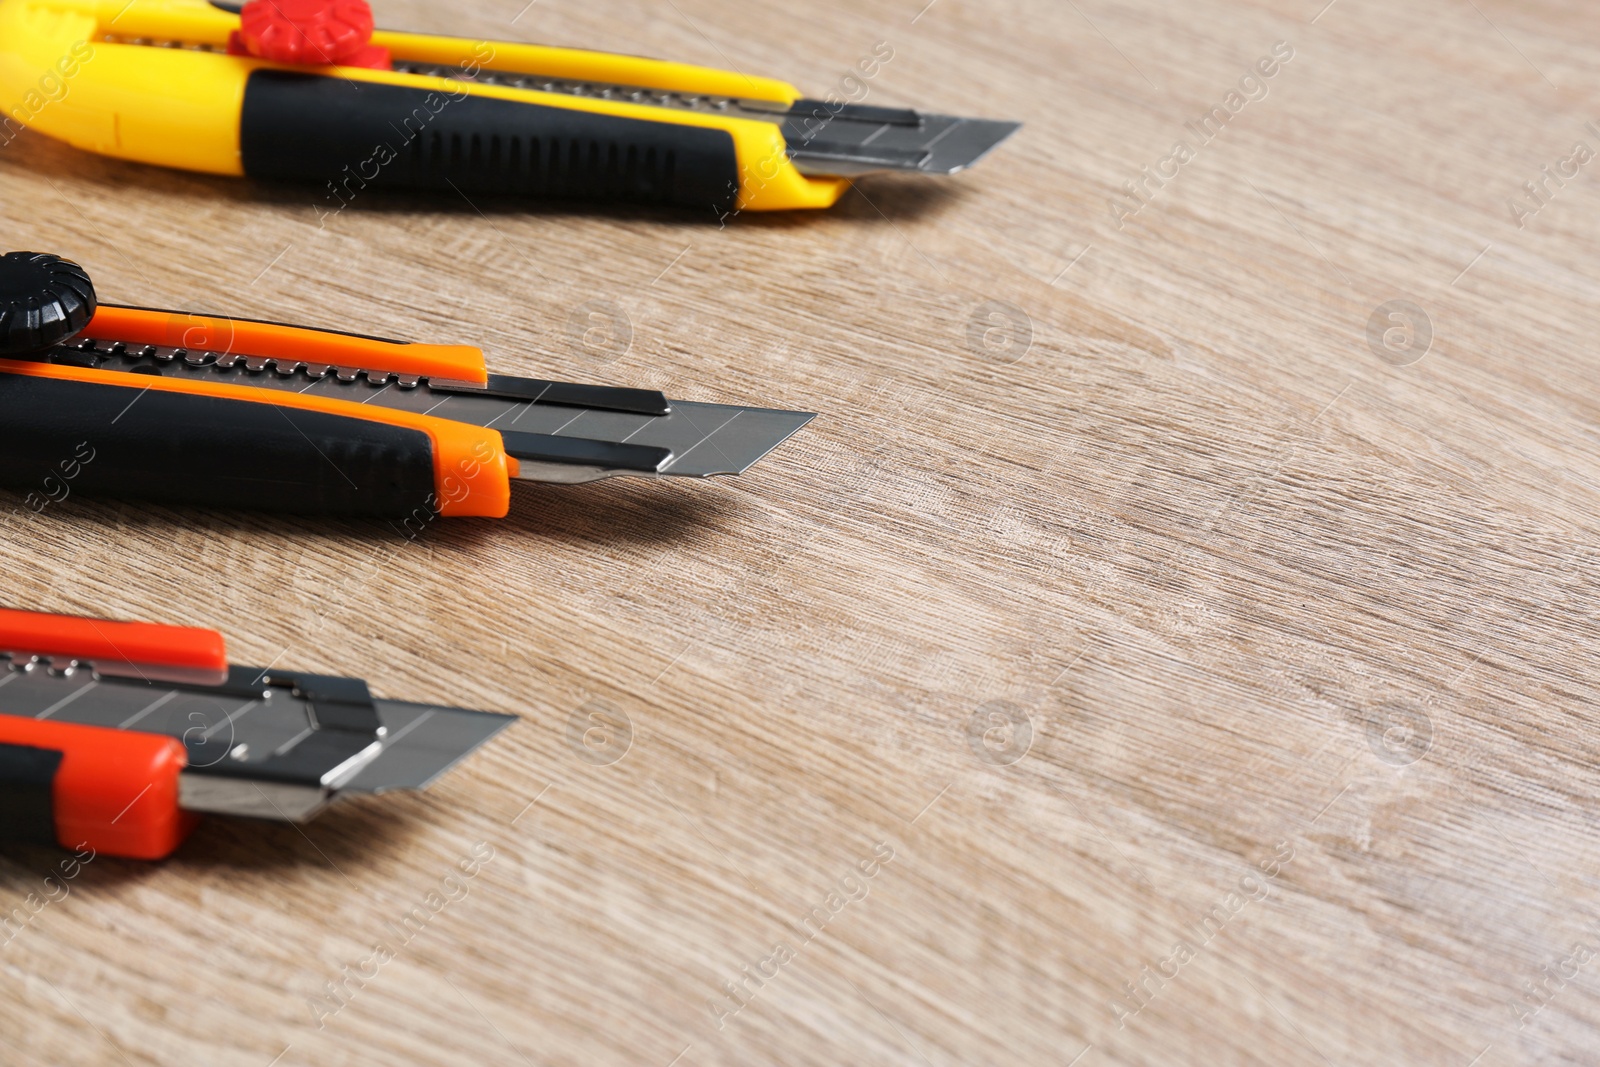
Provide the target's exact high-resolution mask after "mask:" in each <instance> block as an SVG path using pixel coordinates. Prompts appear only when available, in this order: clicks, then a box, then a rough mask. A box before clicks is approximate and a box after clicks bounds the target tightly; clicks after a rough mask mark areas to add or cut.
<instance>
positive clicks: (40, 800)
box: [0, 608, 515, 859]
mask: <svg viewBox="0 0 1600 1067" xmlns="http://www.w3.org/2000/svg"><path fill="white" fill-rule="evenodd" d="M513 721H515V719H514V717H513V716H509V715H497V714H492V713H490V712H482V711H466V710H463V709H460V708H448V707H434V706H431V705H425V704H410V703H403V702H399V701H393V700H378V699H375V698H374V697H373V696H372V694H371V692H370V691H369V690H368V688H367V683H366V682H363V681H360V680H358V679H354V678H336V677H328V676H323V675H314V674H305V673H301V672H295V671H286V670H279V669H277V668H276V667H272V668H267V669H258V668H255V667H232V666H229V664H228V661H227V655H226V651H225V647H224V643H223V638H222V635H221V634H219V633H216V632H214V631H212V630H200V629H191V628H186V627H176V626H158V625H153V624H148V623H128V622H106V621H103V620H97V619H81V618H73V617H68V616H62V615H45V614H39V613H36V612H30V611H15V610H11V609H5V608H0V840H7V841H27V842H33V843H37V844H58V845H61V846H62V847H64V848H70V849H80V850H81V849H84V848H88V849H92V850H93V851H94V852H95V853H98V854H103V855H111V856H125V857H129V858H133V859H160V858H161V857H163V856H166V855H168V854H170V853H171V852H172V851H173V850H174V849H175V848H177V847H178V845H179V844H181V843H182V841H183V839H184V837H185V836H186V835H187V834H188V833H189V831H190V830H192V829H193V828H194V826H195V824H196V822H197V821H198V818H199V816H200V815H201V814H204V813H213V814H222V815H238V816H249V817H255V818H264V819H274V820H280V821H288V822H304V821H306V820H308V819H310V818H312V817H313V816H315V815H316V814H318V813H319V812H321V811H322V810H323V809H324V808H326V807H327V806H328V804H329V803H331V802H332V801H333V800H334V799H335V797H337V796H339V795H340V794H344V793H382V792H386V791H388V790H392V789H422V788H424V787H426V786H427V785H428V784H429V783H430V782H432V781H433V780H434V779H435V778H437V777H439V776H440V775H441V774H443V773H444V772H445V771H446V770H448V769H449V768H450V767H451V766H452V765H454V764H455V763H456V762H457V761H458V760H460V759H462V758H463V757H464V756H466V755H467V754H468V753H469V752H471V751H472V750H473V749H475V748H477V747H478V746H479V745H481V744H483V743H484V742H485V741H487V740H488V739H489V738H491V737H493V736H494V735H495V734H497V733H499V732H500V731H501V730H502V729H504V728H505V727H506V726H508V725H510V723H512V722H513Z"/></svg>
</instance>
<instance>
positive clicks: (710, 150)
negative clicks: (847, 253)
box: [239, 70, 739, 218]
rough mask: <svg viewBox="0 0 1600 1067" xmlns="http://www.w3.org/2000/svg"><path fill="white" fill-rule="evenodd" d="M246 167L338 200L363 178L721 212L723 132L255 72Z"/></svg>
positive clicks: (730, 172)
mask: <svg viewBox="0 0 1600 1067" xmlns="http://www.w3.org/2000/svg"><path fill="white" fill-rule="evenodd" d="M239 142H240V152H241V156H242V159H243V163H244V170H245V173H246V174H248V175H250V176H251V177H253V178H269V179H293V180H298V181H312V182H316V183H318V184H319V185H326V186H327V187H328V188H329V189H330V190H331V194H332V195H331V196H330V198H329V202H330V203H331V204H333V205H335V206H341V207H342V206H343V204H344V203H346V202H352V201H354V200H355V199H356V198H358V197H359V196H360V194H361V192H362V191H364V190H365V189H366V188H367V186H368V185H374V186H377V187H380V188H387V189H402V188H404V189H422V190H433V191H440V192H446V193H450V194H451V195H452V196H454V195H455V190H454V189H452V188H451V186H452V184H453V185H454V186H455V188H456V189H459V190H460V191H461V192H463V193H466V194H468V195H469V196H470V195H472V194H508V195H517V196H529V197H541V198H542V197H553V198H564V197H577V198H585V199H595V200H613V201H623V202H634V203H646V204H662V205H671V206H677V207H685V208H693V209H697V210H703V211H709V212H711V213H713V214H716V215H717V216H718V217H719V218H720V217H722V216H723V215H725V214H726V213H727V212H729V211H731V210H732V209H733V205H734V202H735V199H736V196H737V193H738V188H739V167H738V157H737V154H736V152H735V150H734V144H733V138H732V136H730V135H729V134H728V133H727V131H725V130H718V129H712V128H709V127H703V126H689V125H683V124H679V123H669V122H652V121H649V120H645V119H633V118H622V117H619V116H616V115H605V114H597V113H595V112H591V111H580V110H577V109H574V108H565V107H545V106H543V105H540V104H527V103H521V102H518V101H514V100H499V99H492V98H489V97H483V96H473V95H468V94H467V93H466V92H465V91H464V90H463V91H461V92H459V93H457V94H453V95H452V94H446V93H442V92H439V91H436V90H430V89H416V88H410V87H406V86H398V85H382V84H378V83H374V82H361V83H359V85H357V84H355V83H352V82H350V81H347V80H346V79H343V78H338V77H328V76H324V75H318V74H298V73H294V72H290V71H276V70H259V71H256V72H255V73H253V74H251V75H250V80H249V82H248V84H247V86H246V88H245V94H244V111H243V114H242V116H241V118H240V124H239Z"/></svg>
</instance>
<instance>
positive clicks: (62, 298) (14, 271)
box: [0, 252, 96, 356]
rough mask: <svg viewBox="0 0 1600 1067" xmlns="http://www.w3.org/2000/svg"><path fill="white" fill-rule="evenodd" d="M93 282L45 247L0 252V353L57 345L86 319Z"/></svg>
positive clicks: (20, 352) (91, 308) (91, 311)
mask: <svg viewBox="0 0 1600 1067" xmlns="http://www.w3.org/2000/svg"><path fill="white" fill-rule="evenodd" d="M95 307H96V304H95V298H94V283H93V282H91V281H90V280H89V275H87V274H86V273H84V270H83V268H82V267H80V266H78V265H77V264H76V263H69V262H68V261H67V260H64V259H62V258H61V257H60V256H52V255H50V254H49V253H46V252H7V253H6V254H5V255H0V356H20V355H27V354H29V353H32V352H38V351H40V350H42V349H46V348H49V347H50V346H51V345H58V344H60V343H61V342H63V341H65V340H67V339H68V338H70V337H72V336H73V335H74V334H76V333H78V332H79V331H81V330H82V329H83V328H84V327H85V326H87V325H89V320H90V319H91V318H93V317H94V309H95Z"/></svg>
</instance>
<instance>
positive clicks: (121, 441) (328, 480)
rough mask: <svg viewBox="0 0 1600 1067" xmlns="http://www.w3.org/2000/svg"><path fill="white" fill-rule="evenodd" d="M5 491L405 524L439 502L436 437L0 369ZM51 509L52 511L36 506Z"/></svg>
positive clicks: (0, 475) (0, 468)
mask: <svg viewBox="0 0 1600 1067" xmlns="http://www.w3.org/2000/svg"><path fill="white" fill-rule="evenodd" d="M0 456H4V457H5V462H3V463H0V486H4V487H6V488H10V489H15V490H18V491H20V492H24V493H29V494H31V495H30V496H29V497H28V500H29V501H30V502H32V501H34V500H36V499H37V500H40V501H49V500H57V499H64V498H65V497H67V496H70V495H73V494H77V493H82V494H85V495H93V494H100V495H107V496H118V497H132V498H139V499H144V500H155V501H161V502H165V503H172V504H198V505H201V506H205V507H218V508H244V509H249V510H255V511H285V512H296V513H299V514H307V515H340V516H361V517H373V518H404V517H410V516H412V515H415V514H416V513H417V512H418V511H419V510H421V511H423V512H424V513H427V512H429V511H430V510H431V507H432V502H433V500H434V497H433V493H434V481H433V441H432V439H431V438H430V437H429V436H428V435H427V434H426V433H424V432H422V431H421V430H408V429H404V428H401V427H398V426H389V425H385V424H383V423H378V422H369V421H367V420H365V419H359V418H349V417H347V416H343V415H328V414H325V413H322V412H317V411H306V410H304V409H299V408H289V407H281V406H279V405H277V404H260V403H253V402H250V401H246V400H232V399H221V398H217V397H209V396H197V395H193V394H186V393H173V392H163V391H160V390H157V389H149V390H140V389H136V388H126V387H122V386H114V385H101V384H98V383H91V382H79V381H63V380H59V379H52V378H37V377H31V376H28V375H23V374H6V373H0ZM35 510H42V508H35Z"/></svg>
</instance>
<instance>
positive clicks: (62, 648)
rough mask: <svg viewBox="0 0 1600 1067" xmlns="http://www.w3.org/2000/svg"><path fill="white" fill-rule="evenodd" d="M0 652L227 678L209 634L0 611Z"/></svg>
mask: <svg viewBox="0 0 1600 1067" xmlns="http://www.w3.org/2000/svg"><path fill="white" fill-rule="evenodd" d="M0 651H6V652H27V653H32V654H33V655H36V656H64V657H71V658H72V659H82V660H92V661H93V662H94V664H95V666H96V667H97V668H100V669H102V670H104V669H110V670H112V671H114V672H115V673H118V674H125V675H133V676H134V677H139V676H140V675H147V676H150V677H152V678H160V680H162V681H181V682H192V683H194V684H201V685H217V684H220V683H221V682H223V681H224V680H226V679H227V677H228V650H227V645H226V643H225V642H224V641H223V638H222V635H221V634H219V633H217V632H216V631H215V630H201V629H197V628H195V627H189V626H160V625H157V624H155V623H148V622H106V621H103V620H100V619H80V618H75V617H73V616H70V615H48V614H45V613H43V612H37V611H16V610H14V609H11V608H0Z"/></svg>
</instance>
